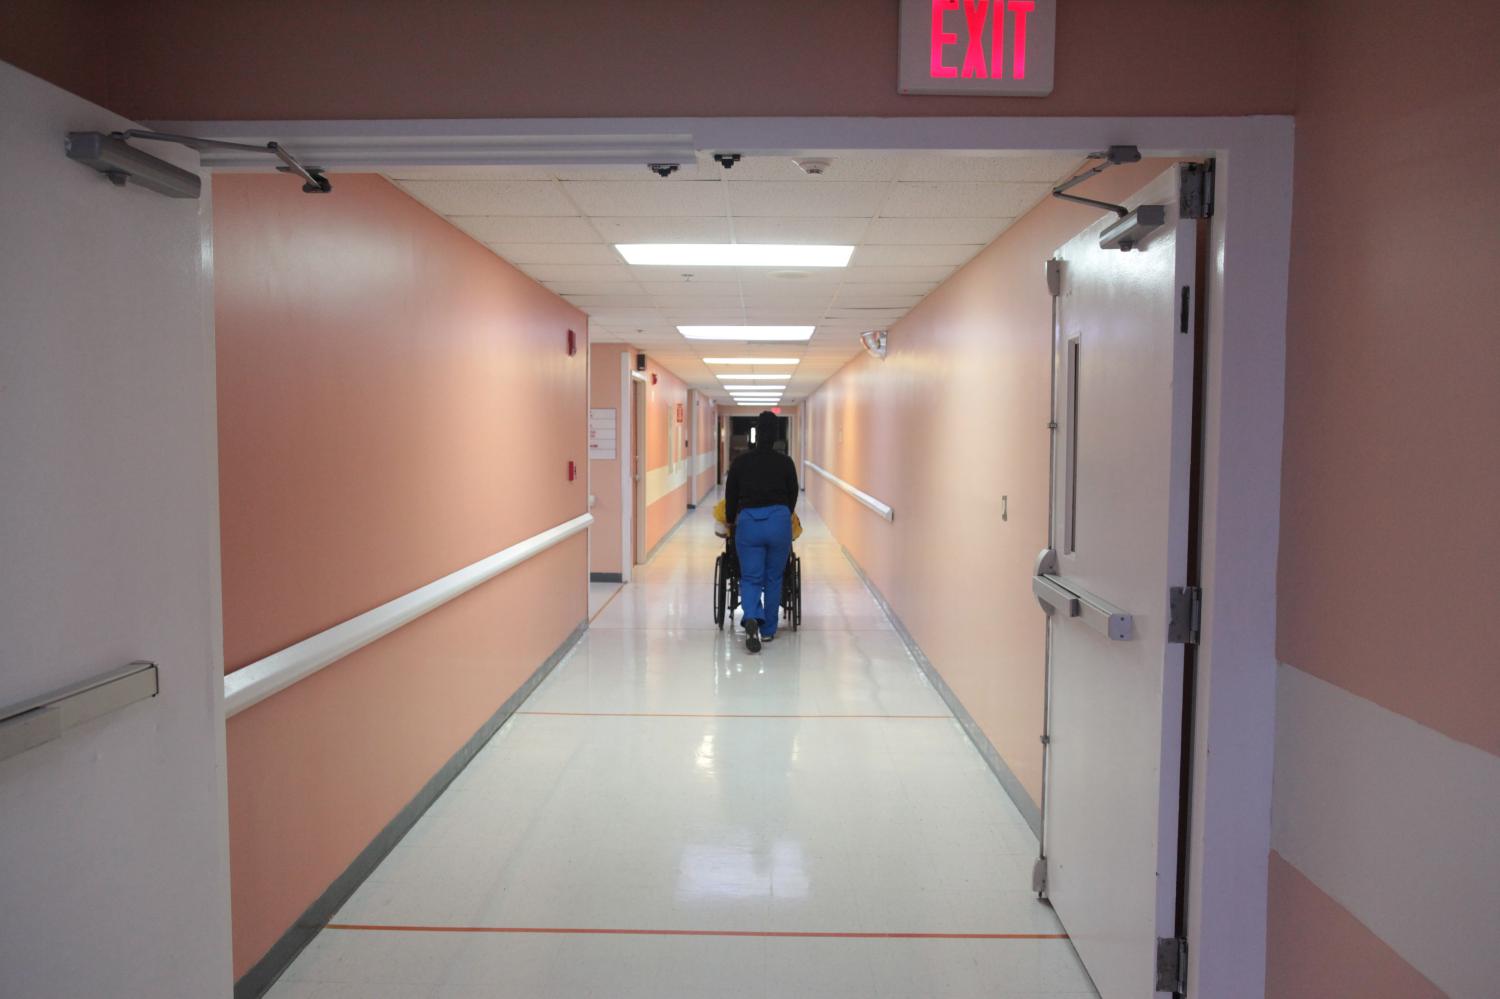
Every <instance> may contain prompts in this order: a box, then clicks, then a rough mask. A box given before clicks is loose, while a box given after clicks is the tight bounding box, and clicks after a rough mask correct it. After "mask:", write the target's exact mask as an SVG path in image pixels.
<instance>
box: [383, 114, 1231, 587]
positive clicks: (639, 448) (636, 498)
mask: <svg viewBox="0 0 1500 999" xmlns="http://www.w3.org/2000/svg"><path fill="white" fill-rule="evenodd" d="M908 141H909V140H908ZM997 141H998V140H997ZM1033 141H1037V140H1035V139H1034V140H1033ZM1052 141H1057V140H1056V138H1055V136H1054V138H1053V140H1052ZM1184 146H1186V147H1188V148H1197V149H1203V148H1210V149H1212V148H1221V147H1214V146H1205V145H1197V146H1193V145H1191V144H1190V143H1188V142H1187V141H1183V142H1181V143H1178V144H1177V145H1174V146H1168V147H1167V148H1168V150H1170V149H1173V148H1182V147H1184ZM835 152H836V155H837V156H838V157H843V158H846V159H849V160H851V161H852V160H856V159H858V156H859V150H858V149H852V148H841V149H839V150H836V151H835ZM974 155H975V154H974V152H973V151H972V150H970V151H969V152H967V153H966V156H968V157H970V158H972V157H973V156H974ZM1066 155H1068V156H1071V157H1073V158H1074V159H1078V156H1077V153H1070V154H1066ZM742 165H743V166H745V167H754V166H756V165H757V164H756V163H755V162H754V160H748V161H745V162H744V163H743V164H742ZM559 182H565V181H559ZM410 183H413V184H415V183H417V181H416V180H412V181H410ZM580 183H584V182H580ZM665 183H668V184H670V183H672V181H670V180H668V181H665ZM900 183H901V182H900V181H895V182H894V184H893V186H896V185H899V184H900ZM912 183H931V182H930V181H922V182H918V181H913V182H912ZM896 189H897V190H899V186H896ZM871 221H875V220H874V219H873V218H872V219H871ZM1214 238H1216V239H1218V240H1220V241H1221V243H1222V241H1223V240H1225V239H1226V238H1227V237H1225V236H1224V234H1223V233H1222V232H1219V233H1218V234H1217V235H1216V236H1215V237H1214ZM892 245H903V244H892ZM916 245H921V244H916ZM903 252H905V251H903ZM896 255H897V256H899V255H900V254H896ZM871 266H907V265H871ZM910 266H912V267H917V266H929V267H935V266H937V265H930V264H929V265H910ZM694 280H698V278H697V277H695V278H694ZM1217 280H1220V281H1222V280H1223V275H1219V276H1218V278H1217ZM663 283H665V282H663ZM684 283H691V282H684ZM752 283H753V282H752ZM881 283H882V284H885V285H888V286H889V285H894V284H896V283H897V282H896V281H895V279H894V278H890V279H888V280H887V281H885V282H881ZM931 283H932V282H930V281H929V282H925V284H931ZM909 284H910V285H913V286H916V285H919V284H924V282H916V281H913V282H909ZM702 287H703V285H702V284H701V283H700V284H699V285H698V286H697V287H695V288H694V289H693V290H692V292H691V294H692V295H695V296H696V295H709V294H712V293H711V292H703V291H700V290H699V289H700V288H702ZM881 293H882V294H885V295H887V296H889V297H888V298H886V299H878V296H877V295H876V292H874V291H872V290H868V289H866V290H862V291H861V290H856V291H855V292H850V293H849V296H848V297H850V298H852V297H854V296H855V295H856V294H869V295H871V296H876V297H872V298H871V299H869V300H870V301H875V300H883V301H891V302H894V301H896V300H897V299H911V300H913V301H902V302H900V303H898V304H895V305H892V306H889V307H887V308H884V309H880V308H877V307H876V306H873V305H871V306H863V305H859V306H851V307H849V308H847V309H842V310H840V309H838V307H837V306H836V304H835V301H836V299H837V298H838V297H840V296H842V295H843V293H842V292H835V293H834V295H833V296H832V297H830V299H829V302H828V305H827V308H826V311H828V312H833V311H846V312H850V313H854V315H853V316H851V317H850V320H851V323H853V322H858V323H861V324H862V323H864V322H869V321H874V322H876V323H885V322H893V321H895V320H897V319H899V318H900V316H893V315H890V313H902V314H904V312H905V311H906V309H907V308H909V307H910V306H911V305H914V304H916V302H920V301H921V300H922V298H923V296H924V295H925V294H926V292H924V291H921V290H916V291H911V290H908V291H907V292H904V293H902V294H897V293H895V292H894V291H891V290H890V288H889V287H886V288H884V289H883V290H882V292H881ZM663 297H664V298H665V297H669V296H663ZM683 297H684V298H686V297H687V294H686V293H684V296H683ZM1216 301H1222V299H1216ZM612 308H617V307H616V306H610V305H606V304H600V305H599V309H600V310H601V313H602V315H601V316H599V317H596V318H603V317H604V316H613V317H614V318H620V316H621V313H620V312H615V313H609V312H608V311H607V310H609V309H612ZM618 308H619V309H620V310H624V308H625V306H619V307H618ZM660 311H661V316H660V317H661V318H665V317H666V315H667V311H666V309H665V308H663V309H662V310H660ZM882 313H883V314H882ZM1217 318H1218V319H1219V320H1220V321H1221V325H1222V316H1220V317H1217ZM1240 318H1243V317H1240ZM837 325H838V324H833V323H830V327H831V328H833V327H836V326H837ZM842 328H843V329H844V330H845V331H848V330H851V329H852V325H848V324H846V325H844V326H843V327H842ZM636 333H637V334H638V335H642V336H644V335H645V334H643V333H641V331H640V330H637V331H636ZM745 353H746V354H747V355H750V356H752V357H753V358H754V359H755V360H763V359H768V358H769V357H770V355H769V354H768V353H767V352H764V351H752V350H749V349H747V350H746V351H745ZM695 356H696V357H697V358H698V360H699V361H700V362H702V358H703V356H704V355H703V352H698V353H697V354H696V355H695ZM848 356H850V355H845V356H844V357H843V358H842V360H845V361H846V360H847V359H848ZM810 358H811V355H810V354H809V355H808V356H807V357H804V358H803V360H802V362H801V363H802V364H806V365H808V367H807V368H806V369H802V370H807V371H811V370H813V366H812V363H811V360H810ZM827 363H833V362H827ZM754 367H755V370H754V372H753V373H754V374H758V375H765V376H767V380H770V376H771V375H773V374H774V372H773V371H770V370H765V369H764V368H762V367H759V366H754ZM767 367H769V364H767ZM709 370H710V371H711V372H712V373H713V375H714V377H718V378H720V380H724V381H727V380H728V379H727V378H722V377H721V373H719V372H715V371H713V369H709ZM797 377H799V376H798V375H795V374H794V375H792V376H791V377H790V378H789V379H787V381H788V383H789V384H792V383H794V382H795V379H796V378H797ZM806 377H809V378H813V377H816V376H813V375H807V376H806ZM704 385H705V389H704V390H705V391H706V390H708V388H716V387H717V385H716V384H715V383H713V382H705V383H704ZM812 388H816V385H813V386H812ZM794 391H801V392H808V391H811V389H810V388H800V387H794V388H792V389H790V390H789V392H794ZM631 395H632V401H631V404H630V406H631V410H632V415H633V416H634V419H633V420H632V421H631V426H632V432H631V440H632V442H633V447H632V449H631V496H632V503H631V507H632V509H633V511H634V513H635V516H634V517H633V525H632V526H633V532H632V534H633V537H632V541H633V549H632V561H633V562H634V563H636V564H639V563H640V562H641V561H642V560H643V559H644V558H645V557H646V556H647V554H648V551H647V546H646V545H645V543H644V534H643V532H644V526H645V522H646V519H647V518H646V516H645V505H646V498H647V497H646V494H647V492H648V490H647V483H648V481H649V477H650V476H651V474H652V473H653V471H655V470H654V469H652V468H648V467H645V466H646V464H647V460H646V455H647V448H646V446H645V441H644V440H643V438H642V434H643V432H644V427H645V425H646V422H647V421H646V413H645V411H644V410H645V400H644V397H643V392H642V387H641V385H640V383H639V382H633V384H632V386H631ZM789 398H790V395H789ZM622 408H623V407H622ZM808 415H809V421H808V423H809V425H811V414H808ZM737 419H739V418H735V417H730V418H728V419H727V420H726V425H725V426H724V427H723V431H722V432H723V434H724V437H725V440H724V447H723V449H721V450H720V468H721V472H722V468H723V466H724V463H725V462H726V461H729V460H732V459H733V457H735V456H736V455H737V454H738V453H740V452H741V451H743V450H744V449H745V448H746V447H748V446H749V444H750V441H749V433H748V428H743V429H744V431H745V432H743V433H740V432H738V431H740V430H741V429H742V428H741V427H737V426H736V421H737ZM787 424H788V421H786V420H785V419H783V421H782V430H781V434H780V436H779V439H780V443H781V444H782V445H783V446H786V445H787V443H788V429H789V428H788V425H787ZM860 430H861V428H860V427H858V426H850V427H845V428H835V429H834V432H833V433H831V434H830V433H829V432H827V429H826V428H818V427H815V426H810V427H809V430H808V437H809V441H808V444H807V445H806V447H807V451H808V453H809V455H810V456H816V457H818V458H819V459H821V461H822V462H823V463H824V464H825V465H826V466H827V467H828V468H829V469H830V470H831V471H833V472H836V473H837V472H842V473H843V474H845V475H847V476H848V477H849V478H850V479H857V478H858V476H857V472H856V471H852V470H851V466H849V465H847V464H841V459H840V456H839V448H841V447H844V448H852V447H853V446H854V445H855V443H857V438H858V436H859V434H860ZM674 464H675V459H674ZM667 467H668V469H669V471H668V473H666V474H667V477H668V484H670V475H671V474H673V473H672V472H671V471H670V469H671V467H672V466H667ZM1220 470H1221V471H1222V467H1221V469H1220ZM932 471H933V469H932V468H931V467H928V468H923V469H913V470H911V474H932ZM887 520H888V521H889V518H887Z"/></svg>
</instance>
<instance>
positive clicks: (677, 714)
mask: <svg viewBox="0 0 1500 999" xmlns="http://www.w3.org/2000/svg"><path fill="white" fill-rule="evenodd" d="M516 714H518V715H545V716H548V717H553V718H794V719H795V718H854V719H866V720H868V719H872V718H885V719H897V720H902V721H949V720H951V719H952V718H953V716H952V715H743V714H732V713H726V712H709V711H706V712H696V711H517V712H516Z"/></svg>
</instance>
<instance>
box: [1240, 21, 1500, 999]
mask: <svg viewBox="0 0 1500 999" xmlns="http://www.w3.org/2000/svg"><path fill="white" fill-rule="evenodd" d="M1299 24H1300V31H1299V39H1300V46H1301V48H1300V57H1299V59H1298V66H1299V77H1298V85H1297V163H1296V174H1295V180H1294V194H1295V207H1294V215H1293V234H1292V267H1291V286H1290V298H1289V306H1288V316H1287V381H1286V392H1287V403H1286V405H1287V413H1286V415H1287V420H1286V427H1287V431H1286V443H1285V453H1284V460H1283V468H1282V510H1281V518H1282V519H1281V524H1282V537H1281V545H1280V564H1279V586H1278V591H1279V604H1278V608H1277V618H1278V641H1277V654H1278V658H1279V659H1280V660H1281V661H1282V662H1283V663H1285V664H1287V666H1289V667H1293V668H1294V669H1295V670H1300V671H1302V672H1303V673H1305V674H1309V675H1311V676H1314V677H1317V678H1320V679H1321V680H1323V681H1327V683H1328V684H1332V685H1333V686H1332V687H1331V688H1328V689H1327V690H1322V692H1321V693H1320V694H1319V695H1318V696H1321V697H1323V698H1325V700H1326V703H1325V702H1322V701H1320V702H1319V703H1317V704H1312V703H1306V704H1304V703H1302V701H1301V700H1291V701H1289V700H1288V698H1289V697H1290V696H1291V694H1290V692H1292V691H1300V692H1301V693H1298V694H1297V695H1296V697H1297V698H1302V699H1307V698H1310V697H1312V696H1313V694H1314V692H1318V691H1320V690H1321V688H1320V687H1319V686H1318V685H1317V684H1316V683H1310V682H1308V683H1297V684H1290V683H1289V682H1288V675H1287V674H1285V673H1284V675H1283V680H1282V687H1283V692H1282V698H1281V700H1282V704H1281V711H1282V713H1281V716H1280V718H1279V722H1280V725H1279V727H1280V728H1281V737H1280V738H1279V739H1278V760H1277V772H1278V775H1282V774H1286V775H1288V779H1286V780H1283V779H1282V777H1281V776H1278V780H1277V785H1276V798H1275V804H1274V812H1275V825H1276V828H1277V838H1276V839H1275V840H1274V843H1275V845H1276V846H1277V848H1278V850H1280V851H1282V852H1284V853H1287V854H1289V855H1291V856H1296V857H1298V858H1299V860H1298V863H1300V864H1301V865H1302V866H1300V867H1299V866H1296V865H1294V864H1293V863H1291V862H1289V861H1288V860H1287V859H1284V858H1283V857H1282V856H1281V853H1277V854H1273V856H1272V872H1273V877H1272V882H1271V898H1270V930H1271V932H1270V939H1269V953H1268V958H1267V974H1268V989H1267V994H1268V995H1275V996H1278V997H1280V996H1304V995H1306V996H1312V995H1331V994H1340V995H1361V996H1372V997H1383V996H1393V997H1394V996H1398V995H1399V996H1403V997H1405V996H1425V995H1437V994H1440V990H1439V989H1438V987H1437V986H1434V985H1433V984H1432V982H1433V981H1435V982H1437V983H1439V985H1443V990H1442V991H1444V992H1451V993H1452V994H1455V995H1459V994H1473V995H1478V994H1480V992H1478V991H1471V990H1472V989H1474V988H1476V987H1477V988H1480V989H1481V990H1483V991H1484V992H1485V993H1486V994H1488V992H1489V991H1490V990H1491V989H1493V987H1494V982H1495V980H1496V976H1497V975H1500V961H1497V959H1496V957H1495V956H1494V947H1493V941H1494V933H1495V932H1496V926H1497V924H1496V922H1495V915H1494V893H1493V884H1494V877H1495V873H1496V872H1495V868H1494V852H1493V831H1492V830H1491V831H1490V833H1489V834H1488V835H1479V836H1472V835H1469V834H1466V833H1465V832H1464V830H1462V829H1459V828H1455V827H1456V826H1461V825H1465V823H1462V822H1458V821H1457V820H1455V819H1454V818H1453V817H1454V816H1457V815H1460V814H1461V813H1463V811H1464V810H1465V809H1469V808H1472V807H1473V805H1472V802H1473V800H1474V797H1473V796H1475V795H1484V794H1486V793H1487V792H1485V791H1483V790H1480V788H1482V787H1486V786H1488V787H1489V788H1492V789H1493V788H1494V787H1496V786H1500V783H1497V782H1500V759H1497V758H1496V757H1497V754H1500V724H1497V723H1496V719H1497V718H1500V658H1497V652H1496V650H1497V649H1500V615H1497V614H1495V613H1493V612H1492V611H1488V610H1481V609H1480V608H1481V607H1492V606H1493V605H1494V603H1495V600H1494V593H1495V581H1494V567H1495V565H1496V564H1500V518H1497V517H1496V516H1495V511H1496V510H1500V444H1497V443H1496V436H1495V431H1496V428H1497V427H1500V338H1497V336H1496V332H1495V325H1496V321H1495V317H1496V315H1500V284H1497V282H1496V281H1495V270H1496V261H1497V259H1500V235H1497V234H1500V198H1497V197H1496V195H1495V191H1496V190H1497V189H1500V160H1497V158H1496V156H1495V148H1496V146H1495V136H1496V128H1495V123H1496V122H1497V121H1500V62H1497V60H1496V58H1495V52H1496V49H1497V46H1500V8H1497V7H1495V6H1494V5H1492V4H1441V5H1431V6H1428V7H1424V8H1421V9H1416V10H1414V9H1413V8H1411V7H1410V6H1407V5H1403V4H1399V3H1396V2H1394V0H1382V2H1379V3H1369V2H1355V0H1322V2H1319V3H1315V4H1311V5H1309V6H1308V8H1307V10H1306V11H1305V12H1304V13H1303V15H1302V16H1301V18H1300V20H1299ZM1372 139H1373V140H1374V141H1375V143H1376V144H1377V145H1378V151H1377V150H1376V149H1375V148H1374V147H1372V146H1371V145H1370V143H1371V140H1372ZM1290 676H1291V678H1292V679H1295V678H1296V676H1297V674H1295V673H1292V674H1290ZM1377 706H1378V707H1377ZM1334 708H1338V709H1340V711H1339V712H1338V713H1335V712H1334V711H1333V710H1332V709H1334ZM1381 708H1383V709H1388V711H1389V712H1393V713H1394V714H1386V713H1385V712H1382V711H1380V710H1379V709H1381ZM1299 709H1300V710H1299ZM1345 713H1347V714H1348V716H1349V717H1351V718H1355V719H1363V718H1369V719H1378V721H1372V722H1370V723H1368V724H1365V725H1362V726H1352V725H1350V726H1341V727H1337V728H1336V729H1335V730H1334V731H1332V732H1331V733H1330V728H1331V727H1333V726H1336V725H1338V724H1339V723H1338V721H1337V719H1339V718H1341V717H1342V716H1343V715H1344V714H1345ZM1298 714H1307V715H1313V716H1314V720H1313V721H1312V722H1302V723H1299V724H1298V725H1296V726H1292V725H1291V722H1290V721H1289V719H1290V718H1292V717H1295V716H1297V715H1298ZM1405 719H1411V720H1414V721H1415V722H1417V723H1420V725H1421V726H1425V729H1421V728H1417V727H1416V726H1412V725H1407V724H1403V722H1404V720H1405ZM1317 732H1323V733H1325V734H1326V737H1327V738H1328V739H1329V740H1330V742H1331V745H1320V744H1317V743H1312V744H1313V745H1317V746H1318V751H1317V752H1315V753H1312V754H1308V753H1307V751H1306V749H1305V748H1304V747H1305V746H1306V745H1308V744H1309V742H1310V740H1309V736H1310V735H1312V734H1315V733H1317ZM1397 740H1399V743H1397V742H1396V741H1397ZM1450 740H1451V741H1450ZM1392 744H1399V745H1401V746H1403V747H1410V749H1411V750H1412V751H1411V752H1407V753H1404V754H1403V755H1402V758H1401V760H1400V768H1399V770H1398V771H1397V772H1394V773H1393V772H1392V771H1391V770H1390V769H1388V768H1381V769H1382V779H1381V780H1380V781H1375V780H1371V779H1368V778H1367V777H1366V778H1365V779H1362V773H1363V772H1364V771H1365V770H1366V769H1367V768H1368V763H1367V761H1369V760H1372V759H1376V758H1380V754H1381V753H1382V752H1383V751H1385V749H1386V748H1387V747H1389V746H1390V745H1392ZM1470 747H1473V749H1471V748H1470ZM1475 750H1477V751H1478V752H1476V751H1475ZM1486 754H1488V755H1486ZM1460 767H1462V769H1460ZM1314 770H1316V771H1319V773H1318V774H1317V779H1318V780H1320V781H1321V782H1322V786H1326V787H1329V788H1337V791H1336V793H1334V794H1331V795H1330V794H1324V795H1311V796H1309V795H1301V796H1299V795H1297V794H1296V793H1294V790H1293V789H1294V788H1295V787H1296V785H1297V784H1298V783H1300V782H1302V781H1305V780H1308V779H1310V778H1307V777H1304V776H1303V775H1304V774H1305V773H1307V772H1308V771H1314ZM1460 773H1463V774H1464V775H1465V776H1464V777H1463V778H1460V777H1459V776H1458V775H1459V774H1460ZM1485 773H1487V774H1488V775H1489V777H1488V784H1486V783H1485V782H1484V780H1483V778H1481V777H1480V775H1482V774H1485ZM1293 777H1296V778H1297V780H1293V779H1291V778H1293ZM1386 788H1389V789H1390V790H1389V791H1386V790H1385V789H1386ZM1414 793H1421V794H1422V795H1423V796H1424V797H1425V798H1426V799H1429V800H1427V802H1426V805H1425V807H1423V808H1421V809H1420V810H1419V811H1418V814H1411V811H1412V809H1411V806H1410V804H1409V802H1410V801H1411V796H1412V795H1413V794H1414ZM1488 793H1489V794H1491V795H1492V794H1493V791H1492V790H1491V791H1490V792H1488ZM1387 797H1389V798H1390V799H1392V800H1391V802H1390V803H1391V804H1392V805H1393V806H1394V807H1385V805H1386V799H1387ZM1490 800H1493V798H1492V797H1491V799H1490ZM1402 803H1408V804H1407V807H1402ZM1372 814H1378V815H1382V816H1383V817H1382V819H1381V821H1379V822H1376V823H1371V822H1370V821H1368V820H1369V817H1370V816H1371V815H1372ZM1393 827H1394V828H1396V829H1401V830H1405V831H1406V832H1408V833H1410V835H1408V836H1407V837H1406V838H1405V840H1404V845H1401V846H1399V847H1392V846H1391V845H1390V839H1391V837H1390V835H1389V833H1391V831H1392V829H1393ZM1463 837H1466V838H1463ZM1398 841H1399V837H1398ZM1486 844H1487V845H1486ZM1351 857H1353V858H1366V861H1365V862H1364V863H1363V864H1354V865H1348V864H1347V863H1346V861H1345V858H1351ZM1423 865H1425V866H1423ZM1419 867H1421V868H1422V869H1423V872H1424V875H1426V876H1421V877H1415V878H1414V877H1413V876H1412V872H1413V871H1415V870H1417V869H1418V868H1419ZM1402 872H1405V873H1404V874H1403V873H1402ZM1476 876H1477V877H1478V878H1479V879H1480V881H1479V882H1478V883H1476V882H1475V880H1474V879H1475V877H1476ZM1371 879H1374V880H1373V884H1372V883H1371ZM1414 881H1416V882H1422V883H1425V884H1428V885H1436V884H1439V883H1444V882H1448V881H1451V882H1452V887H1451V890H1445V891H1442V892H1437V893H1434V895H1435V896H1441V897H1424V896H1423V895H1422V894H1421V889H1420V887H1418V886H1414V885H1413V882H1414ZM1486 885H1487V886H1489V887H1488V893H1487V894H1486V889H1485V887H1484V886H1486ZM1465 896H1467V897H1465ZM1374 926H1380V927H1381V929H1380V931H1379V932H1378V933H1377V931H1376V930H1375V929H1373V928H1372V927H1374ZM1446 946H1452V947H1453V950H1452V952H1447V953H1445V952H1444V951H1443V948H1444V947H1446ZM1398 952H1400V953H1399V954H1398ZM1403 955H1404V956H1403ZM1407 961H1410V962H1411V966H1408V965H1407ZM1423 975H1425V976H1427V978H1430V979H1432V981H1427V980H1426V979H1424V978H1423ZM1479 983H1484V984H1479Z"/></svg>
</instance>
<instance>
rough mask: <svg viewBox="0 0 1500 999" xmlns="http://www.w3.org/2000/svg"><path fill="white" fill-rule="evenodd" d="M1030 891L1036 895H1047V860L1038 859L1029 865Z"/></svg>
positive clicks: (1044, 858)
mask: <svg viewBox="0 0 1500 999" xmlns="http://www.w3.org/2000/svg"><path fill="white" fill-rule="evenodd" d="M1031 890H1032V891H1034V892H1036V893H1037V894H1038V895H1045V894H1047V858H1046V857H1038V858H1036V863H1035V864H1032V865H1031Z"/></svg>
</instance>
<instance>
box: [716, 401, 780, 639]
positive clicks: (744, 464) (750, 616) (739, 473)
mask: <svg viewBox="0 0 1500 999" xmlns="http://www.w3.org/2000/svg"><path fill="white" fill-rule="evenodd" d="M780 435H781V420H780V418H778V417H777V416H776V414H775V413H772V412H770V411H769V410H767V411H766V412H763V413H761V414H760V415H759V416H757V417H756V418H755V446H754V447H752V448H751V449H750V450H749V451H747V452H745V453H744V454H742V455H740V456H739V457H738V458H736V459H735V460H734V464H733V465H730V466H729V476H728V478H726V479H725V480H724V520H725V521H726V522H727V523H729V524H732V525H733V526H734V547H735V552H736V553H737V554H738V555H739V559H740V607H741V608H742V610H743V616H742V620H741V624H743V625H744V628H745V649H746V650H747V651H749V652H759V651H760V645H761V642H763V641H764V642H769V641H771V640H772V639H774V638H775V637H776V620H777V614H778V612H779V611H780V609H781V577H782V575H783V573H785V572H786V563H787V559H788V558H789V557H790V555H791V552H792V510H793V509H795V508H796V506H797V466H796V465H795V464H793V462H792V459H791V458H788V457H787V456H786V455H784V454H781V453H780V452H778V451H776V450H775V449H774V445H775V443H776V439H777V438H778V437H779V436H780Z"/></svg>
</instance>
